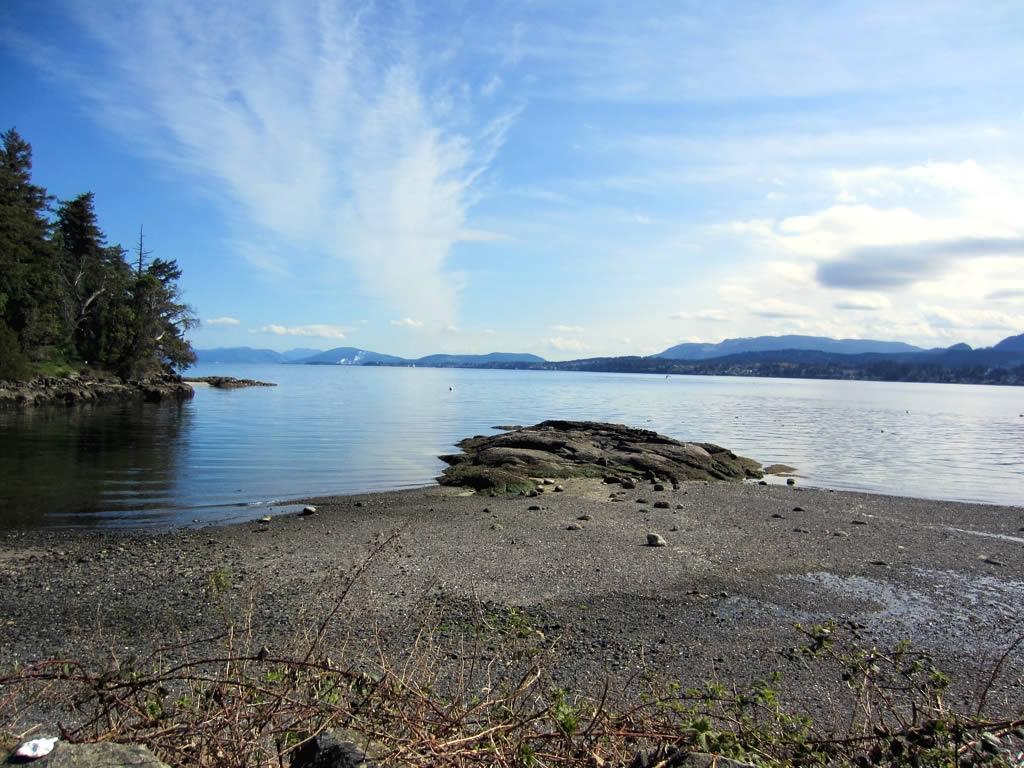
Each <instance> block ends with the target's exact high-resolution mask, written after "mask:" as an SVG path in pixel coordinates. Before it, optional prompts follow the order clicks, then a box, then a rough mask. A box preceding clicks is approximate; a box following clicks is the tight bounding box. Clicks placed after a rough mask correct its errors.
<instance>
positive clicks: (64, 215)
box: [0, 128, 196, 380]
mask: <svg viewBox="0 0 1024 768" xmlns="http://www.w3.org/2000/svg"><path fill="white" fill-rule="evenodd" d="M151 256H152V254H150V253H149V252H148V251H147V250H146V247H145V242H144V239H143V233H142V229H141V228H140V230H139V242H138V244H137V246H136V248H135V249H134V251H133V252H131V253H129V252H128V251H127V250H125V249H124V248H122V247H121V246H120V245H116V244H109V243H107V240H106V236H105V235H104V233H103V230H102V229H101V228H100V225H99V222H98V221H97V219H96V211H95V206H94V201H93V195H92V193H91V192H85V193H83V194H81V195H78V196H77V197H75V198H73V199H71V200H61V201H56V200H54V198H53V197H51V196H50V195H49V194H48V193H47V191H46V190H45V189H44V188H42V187H40V186H38V185H36V184H34V183H33V181H32V147H31V146H30V145H29V144H28V142H26V141H25V140H24V139H23V138H22V137H21V136H19V135H18V133H17V131H16V130H14V129H13V128H12V129H11V130H9V131H7V132H6V133H4V134H3V135H2V148H0V380H19V379H25V378H29V377H31V376H32V375H33V374H36V373H58V372H61V371H66V370H73V369H78V368H81V367H83V366H85V365H88V366H90V367H91V368H92V369H99V370H102V371H106V372H110V373H114V374H117V375H118V376H121V377H122V378H140V377H145V376H150V375H153V374H158V373H164V372H168V371H173V370H176V369H180V368H183V367H185V366H186V365H188V364H189V363H191V362H193V360H194V359H195V358H194V355H193V353H192V348H191V347H190V345H189V343H188V341H187V340H186V339H185V331H186V330H188V329H189V328H191V327H193V326H194V325H195V324H196V317H195V314H194V313H193V312H192V310H191V309H190V308H189V307H188V306H187V305H186V304H185V303H184V302H183V301H182V300H181V296H180V292H179V289H178V279H179V278H180V277H181V270H180V269H179V268H178V265H177V263H176V262H175V261H174V260H173V259H164V258H151Z"/></svg>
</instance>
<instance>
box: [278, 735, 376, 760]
mask: <svg viewBox="0 0 1024 768" xmlns="http://www.w3.org/2000/svg"><path fill="white" fill-rule="evenodd" d="M343 735H344V734H339V733H332V732H330V731H328V732H327V733H321V734H319V735H317V736H316V737H315V738H312V739H310V740H309V741H307V742H306V743H305V744H303V745H302V746H301V747H299V748H298V749H297V750H295V754H294V755H293V756H292V762H291V768H373V765H374V764H373V762H372V761H371V760H370V759H369V758H368V757H367V756H366V754H365V753H364V752H363V751H362V750H361V749H360V748H359V747H357V746H356V745H355V744H354V743H353V742H351V741H348V740H347V739H345V738H343Z"/></svg>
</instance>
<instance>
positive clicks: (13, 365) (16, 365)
mask: <svg viewBox="0 0 1024 768" xmlns="http://www.w3.org/2000/svg"><path fill="white" fill-rule="evenodd" d="M29 375H30V368H29V365H28V359H27V358H26V357H25V353H24V352H22V351H21V345H20V344H19V343H18V334H16V333H15V332H14V331H12V330H11V329H10V328H8V327H7V325H6V324H5V323H0V381H21V380H23V379H27V378H29Z"/></svg>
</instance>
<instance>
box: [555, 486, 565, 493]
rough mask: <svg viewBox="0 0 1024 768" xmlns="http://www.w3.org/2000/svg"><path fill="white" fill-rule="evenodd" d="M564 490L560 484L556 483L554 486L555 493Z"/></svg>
mask: <svg viewBox="0 0 1024 768" xmlns="http://www.w3.org/2000/svg"><path fill="white" fill-rule="evenodd" d="M564 490H565V488H563V487H562V486H560V485H556V486H555V493H562V492H563V491H564Z"/></svg>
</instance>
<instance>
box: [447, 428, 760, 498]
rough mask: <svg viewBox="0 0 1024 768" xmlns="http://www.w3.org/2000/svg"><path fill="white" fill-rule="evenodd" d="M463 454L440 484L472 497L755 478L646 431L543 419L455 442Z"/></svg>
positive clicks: (707, 450) (748, 462) (716, 454)
mask: <svg viewBox="0 0 1024 768" xmlns="http://www.w3.org/2000/svg"><path fill="white" fill-rule="evenodd" d="M458 445H459V447H460V448H461V449H462V451H463V452H462V453H458V454H451V455H448V456H442V457H441V459H442V460H443V461H444V462H445V463H447V464H448V465H449V466H448V468H447V469H446V470H445V471H444V474H443V475H441V477H439V478H438V482H440V483H441V484H442V485H454V486H467V487H469V488H474V489H476V490H478V491H492V492H496V493H520V492H524V493H528V492H529V491H531V490H533V489H535V488H536V486H537V482H536V481H535V480H534V479H532V478H538V477H542V478H543V477H549V478H569V477H605V478H609V479H613V480H614V481H616V482H623V481H624V484H625V483H629V482H633V481H635V480H636V479H638V478H647V479H655V478H657V479H664V480H668V481H671V482H673V483H678V482H680V481H684V480H743V479H746V478H759V477H761V465H760V464H758V463H757V462H756V461H753V460H752V459H747V458H744V457H742V456H737V455H736V454H735V453H733V452H732V451H729V450H728V449H726V448H722V447H720V446H717V445H713V444H711V443H683V442H680V441H678V440H673V439H672V438H670V437H665V436H664V435H659V434H658V433H657V432H651V431H649V430H646V429H633V428H631V427H627V426H623V425H621V424H603V423H599V422H591V421H545V422H542V423H540V424H537V425H534V426H532V427H522V428H519V429H515V430H513V431H511V432H505V433H504V434H500V435H493V436H478V437H471V438H468V439H466V440H463V441H462V442H461V443H459V444H458Z"/></svg>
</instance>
